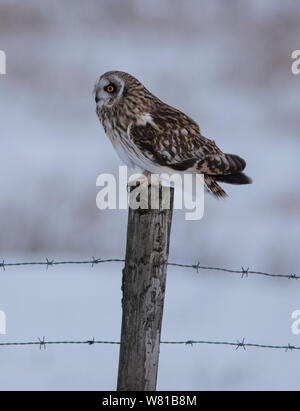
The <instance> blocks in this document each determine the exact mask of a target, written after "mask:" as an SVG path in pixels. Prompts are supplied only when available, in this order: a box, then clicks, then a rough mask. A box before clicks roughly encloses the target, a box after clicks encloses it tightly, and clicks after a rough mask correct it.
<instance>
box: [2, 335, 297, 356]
mask: <svg viewBox="0 0 300 411" xmlns="http://www.w3.org/2000/svg"><path fill="white" fill-rule="evenodd" d="M160 343H161V344H166V345H186V346H188V345H189V346H193V345H197V344H202V345H223V346H231V347H235V349H236V350H238V349H240V348H242V349H243V350H246V348H264V349H271V350H284V351H285V352H287V351H294V350H300V347H299V346H295V345H291V344H287V345H269V344H255V343H246V342H245V338H243V339H242V340H236V342H228V341H206V340H186V341H161V342H160ZM67 344H81V345H82V344H86V345H94V344H111V345H120V341H105V340H95V338H92V339H91V340H79V341H75V340H66V341H46V340H45V337H43V338H38V341H23V342H1V343H0V346H25V345H38V346H39V348H40V349H42V348H44V349H46V346H47V345H67Z"/></svg>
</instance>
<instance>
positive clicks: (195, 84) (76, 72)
mask: <svg viewBox="0 0 300 411" xmlns="http://www.w3.org/2000/svg"><path fill="white" fill-rule="evenodd" d="M111 3H112V2H111ZM111 3H110V4H111ZM113 3H114V5H108V2H94V1H92V0H90V1H88V2H86V3H85V5H84V6H83V5H82V3H80V2H77V1H74V2H72V7H70V3H69V2H68V1H63V2H56V1H54V2H51V4H50V2H49V5H48V6H47V7H44V6H43V7H42V6H41V5H39V3H38V2H37V1H33V0H31V1H30V2H27V3H26V5H24V3H23V4H21V3H20V2H18V1H16V0H15V1H7V0H5V1H3V2H1V6H0V49H2V50H5V52H6V55H7V73H8V74H7V75H6V76H1V77H0V113H1V114H0V115H1V124H0V127H1V131H0V132H1V137H0V138H1V143H0V144H1V145H0V149H1V161H0V188H1V194H0V259H5V260H6V261H17V260H32V259H33V260H40V259H45V258H46V257H48V258H49V259H51V258H55V259H60V258H61V259H85V258H90V257H91V256H92V255H94V256H95V257H103V258H109V257H121V258H122V257H123V256H124V252H125V238H126V223H127V212H126V211H118V210H117V211H99V210H98V209H97V208H96V205H95V198H96V194H97V187H96V185H95V182H96V178H97V176H98V174H100V173H103V172H105V173H108V172H112V173H115V174H117V168H118V165H119V164H120V163H119V160H118V157H117V155H116V154H115V153H114V151H113V149H112V147H111V144H110V142H109V141H108V139H107V137H106V136H105V134H104V132H103V130H102V128H101V126H100V124H99V121H98V119H97V117H96V114H95V107H94V101H93V96H92V89H93V86H94V83H95V82H96V80H97V77H98V76H99V75H100V74H101V73H103V72H105V71H107V70H111V69H119V70H124V71H128V72H130V73H132V74H134V75H135V76H136V77H137V78H139V79H140V80H141V81H143V83H144V84H145V85H146V86H147V87H148V88H149V89H150V90H151V91H153V92H154V94H156V95H158V96H159V97H160V98H161V99H162V100H164V101H166V102H168V103H169V104H172V105H174V106H176V107H178V108H180V109H181V110H183V111H184V112H186V113H188V114H189V115H190V116H191V117H193V118H194V119H195V120H197V121H198V122H199V123H200V125H201V128H202V132H203V134H204V135H205V136H207V137H210V138H212V139H214V140H216V142H217V143H218V145H219V146H220V147H221V148H222V149H224V150H225V151H227V152H230V153H237V154H239V155H241V156H242V157H244V158H245V159H246V160H247V163H248V166H247V174H249V175H250V176H251V177H252V178H253V180H254V184H253V185H251V186H245V187H230V186H226V187H225V188H226V189H227V191H228V193H229V195H230V198H229V199H228V200H226V201H225V202H223V201H215V200H214V199H213V198H210V197H207V198H206V201H205V217H204V219H202V220H201V221H198V222H196V223H195V222H189V221H185V219H184V212H181V211H176V212H175V214H174V220H173V227H172V242H171V250H170V260H171V261H176V262H181V263H190V264H191V263H195V262H196V261H198V260H200V261H201V263H202V264H204V265H213V266H225V267H230V268H240V267H241V266H244V267H251V268H253V269H258V270H262V271H270V272H276V273H285V274H290V273H295V274H300V271H299V251H298V249H299V245H298V244H299V217H300V191H299V188H300V183H299V179H298V170H299V166H298V160H299V150H300V140H299V95H300V93H299V91H300V76H298V77H297V76H293V75H292V72H291V68H290V66H291V59H290V55H291V51H292V50H294V49H297V48H298V49H299V43H297V42H299V38H300V37H299V35H300V33H299V31H300V29H299V25H298V23H297V22H298V21H299V12H298V10H296V9H294V8H293V6H292V4H293V3H292V2H286V3H285V5H284V10H283V5H282V6H281V5H280V4H281V3H280V2H277V1H273V2H266V3H269V4H270V7H269V8H267V7H266V8H263V7H261V6H259V4H260V2H252V5H251V6H250V5H249V4H248V5H247V6H239V7H236V6H235V5H236V3H235V2H231V3H230V2H228V3H227V4H231V6H227V7H229V9H225V8H224V7H223V6H222V2H219V1H215V2H203V5H202V6H199V4H198V2H197V1H189V2H178V1H175V0H174V1H173V2H172V7H170V4H171V3H170V2H169V1H166V2H165V4H168V5H169V7H167V6H165V5H163V3H161V2H157V1H156V0H153V1H152V2H151V4H152V6H149V5H148V6H147V7H146V8H143V7H141V6H140V2H139V1H127V0H126V1H125V0H124V1H123V0H122V1H121V2H119V1H117V0H115V1H114V2H113ZM183 3H184V4H188V6H186V7H183V6H182V4H183ZM249 3H250V2H249ZM124 4H125V5H126V7H125V6H124ZM271 4H272V6H271ZM243 7H244V8H243ZM297 13H298V14H297ZM118 16H119V17H118ZM120 16H122V18H121V17H120ZM198 23H199V24H198ZM200 23H201V24H200ZM121 268H122V265H121V264H117V263H114V264H113V263H112V264H109V265H104V264H103V265H99V266H96V267H94V268H93V269H91V268H90V267H85V266H84V267H77V266H74V267H73V266H72V267H69V266H68V267H50V268H49V270H48V271H46V270H44V269H43V268H40V267H35V268H24V267H22V268H18V269H14V268H7V269H6V271H5V272H1V273H0V310H4V311H5V312H6V315H7V335H6V336H3V335H0V342H1V341H3V342H4V341H13V340H20V341H21V340H34V339H37V338H38V337H42V336H44V335H45V337H46V338H47V339H51V340H54V339H89V338H92V337H95V338H96V339H108V340H110V339H111V340H118V339H119V334H120V316H121V306H120V299H121V292H120V285H121ZM299 287H300V285H298V282H294V281H287V280H274V279H265V278H260V277H254V278H252V277H251V278H248V279H246V278H244V279H240V278H239V277H235V276H232V275H230V274H225V273H214V272H205V273H202V272H201V273H200V274H196V273H195V272H193V271H189V270H184V269H175V268H170V269H169V273H168V285H167V297H166V307H165V316H164V323H163V336H162V338H163V339H166V340H179V339H180V340H181V339H183V340H189V339H209V340H214V339H216V340H233V341H235V340H236V339H242V338H243V337H245V338H246V341H249V342H258V343H266V344H277V343H278V344H287V343H291V344H294V345H300V337H296V336H293V335H292V333H291V330H290V327H291V324H292V320H291V313H292V311H294V310H296V309H300V303H299V298H298V295H299V292H300V288H299ZM0 348H1V347H0ZM298 358H299V354H298V352H287V353H285V352H279V351H267V350H258V349H248V350H247V351H244V350H238V351H235V350H234V348H230V347H222V346H220V347H216V346H193V347H190V346H187V347H186V346H162V347H161V358H160V370H159V388H160V389H205V388H206V389H225V390H226V389H247V388H249V389H253V388H255V389H279V388H280V389H291V388H297V380H298V378H299V371H298V367H297V363H298V361H297V360H298ZM0 361H1V364H2V366H1V372H0V387H1V388H2V389H34V388H38V389H114V387H115V382H116V372H117V365H118V347H117V346H104V345H103V346H102V345H99V346H48V347H47V349H46V350H39V349H38V347H36V346H34V347H23V348H21V347H19V348H10V347H2V348H1V349H0Z"/></svg>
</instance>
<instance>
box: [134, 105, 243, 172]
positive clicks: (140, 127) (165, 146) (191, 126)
mask: <svg viewBox="0 0 300 411" xmlns="http://www.w3.org/2000/svg"><path fill="white" fill-rule="evenodd" d="M142 119H144V121H142V120H138V121H136V122H134V123H132V124H131V126H130V128H129V130H128V131H129V136H128V137H129V138H130V140H131V141H132V142H133V143H134V145H135V146H136V147H138V149H139V150H140V151H141V152H142V153H143V155H144V156H145V157H146V158H147V159H148V160H150V161H153V162H154V163H156V164H159V165H160V166H167V167H170V168H172V169H174V170H177V171H191V172H198V173H204V174H206V175H224V174H233V173H237V172H239V171H241V170H243V169H244V168H245V166H246V162H245V161H244V160H243V159H242V158H240V157H239V156H236V155H233V154H224V153H223V152H222V151H221V150H220V149H219V148H218V146H217V145H216V143H215V142H214V141H212V140H209V139H207V138H205V137H203V136H202V135H201V132H200V128H199V126H198V124H197V123H196V122H194V121H193V120H192V119H191V118H189V117H188V116H187V115H185V114H184V113H181V112H180V111H178V110H176V109H173V107H169V106H167V107H164V109H163V111H161V110H160V111H159V112H152V113H151V115H149V113H147V114H145V115H144V116H142Z"/></svg>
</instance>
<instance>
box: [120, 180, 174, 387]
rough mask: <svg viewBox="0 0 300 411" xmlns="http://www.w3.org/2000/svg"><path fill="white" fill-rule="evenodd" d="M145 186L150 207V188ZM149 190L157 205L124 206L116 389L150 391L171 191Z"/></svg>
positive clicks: (161, 303) (156, 356)
mask: <svg viewBox="0 0 300 411" xmlns="http://www.w3.org/2000/svg"><path fill="white" fill-rule="evenodd" d="M147 190H148V192H147V193H146V196H147V195H148V204H149V205H150V204H151V187H149V188H148V189H147ZM166 190H167V192H168V193H169V195H170V197H169V201H167V203H168V204H167V205H166V204H164V203H163V202H162V195H163V194H166ZM134 191H135V190H133V192H131V194H130V198H131V196H132V195H133V193H134ZM155 191H156V193H157V194H156V195H157V197H159V207H158V204H157V208H158V209H154V208H151V207H150V206H149V207H148V209H141V208H138V209H136V210H133V209H131V208H129V216H128V230H127V248H126V261H125V267H124V270H123V281H122V291H123V299H122V308H123V318H122V331H121V347H120V359H119V375H118V385H117V390H118V391H154V390H156V381H157V370H158V359H159V349H160V335H161V324H162V316H163V307H164V298H165V288H166V276H167V263H168V256H169V244H170V231H171V223H172V214H173V200H174V189H173V188H171V189H170V188H168V187H162V186H160V187H159V191H158V189H156V190H154V192H155ZM158 192H159V195H158ZM153 196H154V195H153V191H152V200H153ZM167 197H168V195H167Z"/></svg>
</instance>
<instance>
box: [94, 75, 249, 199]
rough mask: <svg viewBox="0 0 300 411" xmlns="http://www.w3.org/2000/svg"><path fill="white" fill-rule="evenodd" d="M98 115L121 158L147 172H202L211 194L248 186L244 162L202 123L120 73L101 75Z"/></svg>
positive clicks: (130, 77) (224, 194)
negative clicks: (221, 146) (203, 129)
mask: <svg viewBox="0 0 300 411" xmlns="http://www.w3.org/2000/svg"><path fill="white" fill-rule="evenodd" d="M95 100H96V103H97V108H96V111H97V114H98V116H99V119H100V121H101V123H102V125H103V127H104V130H105V132H106V134H107V135H108V136H109V137H110V139H111V141H112V143H113V145H114V147H115V149H116V150H117V152H118V154H119V156H120V157H121V159H122V160H123V161H124V162H125V163H126V164H128V165H129V166H138V167H140V168H142V169H143V170H144V171H145V172H148V173H149V172H150V173H158V174H160V173H163V172H168V173H169V174H172V173H174V172H176V171H177V172H187V173H201V174H204V181H205V183H206V186H207V188H208V190H209V191H211V192H212V193H213V194H214V195H215V196H216V197H226V196H227V194H226V193H225V191H224V190H223V189H222V188H221V187H220V186H219V184H218V183H217V182H222V183H229V184H249V183H251V182H252V181H251V179H250V178H249V177H248V176H246V175H245V174H244V173H243V172H242V171H243V170H244V168H245V166H246V162H245V160H243V159H242V158H241V157H239V156H237V155H234V154H225V153H223V152H222V151H221V150H220V149H219V148H218V146H217V145H216V143H215V142H214V141H213V140H209V139H208V138H205V137H204V136H203V135H202V134H201V131H200V127H199V125H198V124H197V123H196V122H195V121H194V120H192V119H191V118H190V117H188V116H187V115H186V114H184V113H182V112H181V111H179V110H177V109H176V108H174V107H171V106H169V105H167V104H165V103H163V102H162V101H161V100H159V99H158V98H157V97H155V96H154V95H153V94H152V93H150V91H149V90H147V89H146V88H145V87H144V86H143V85H142V84H141V83H140V82H139V81H138V80H137V79H136V78H135V77H133V76H131V75H130V74H127V73H124V72H121V71H110V72H107V73H105V74H103V75H102V76H101V77H100V79H99V81H98V83H97V85H96V87H95Z"/></svg>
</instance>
